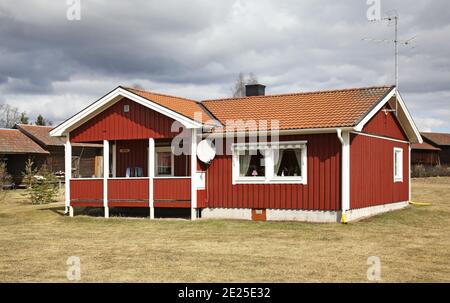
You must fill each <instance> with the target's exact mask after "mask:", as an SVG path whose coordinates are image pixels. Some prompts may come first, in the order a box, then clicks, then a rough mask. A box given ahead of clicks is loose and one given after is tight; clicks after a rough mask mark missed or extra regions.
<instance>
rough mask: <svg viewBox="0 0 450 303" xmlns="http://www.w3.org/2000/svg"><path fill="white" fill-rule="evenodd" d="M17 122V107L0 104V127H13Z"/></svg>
mask: <svg viewBox="0 0 450 303" xmlns="http://www.w3.org/2000/svg"><path fill="white" fill-rule="evenodd" d="M19 122H20V113H19V109H18V108H17V107H14V106H11V105H9V104H0V127H4V128H13V127H14V125H16V124H17V123H19Z"/></svg>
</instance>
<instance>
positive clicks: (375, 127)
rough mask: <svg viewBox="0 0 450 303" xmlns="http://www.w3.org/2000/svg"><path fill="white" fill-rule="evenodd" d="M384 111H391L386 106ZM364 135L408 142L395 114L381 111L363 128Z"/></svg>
mask: <svg viewBox="0 0 450 303" xmlns="http://www.w3.org/2000/svg"><path fill="white" fill-rule="evenodd" d="M383 109H388V110H389V109H391V108H390V107H389V106H385V107H384V108H383ZM363 132H364V133H368V134H374V135H379V136H384V137H389V138H394V139H399V140H404V141H408V137H407V136H406V134H405V133H404V131H403V129H402V127H401V125H400V123H399V122H398V120H397V118H396V117H395V113H393V112H387V113H384V112H383V111H382V110H380V111H379V112H378V113H377V114H376V115H375V116H373V118H372V119H370V121H369V122H367V124H366V125H365V126H364V128H363Z"/></svg>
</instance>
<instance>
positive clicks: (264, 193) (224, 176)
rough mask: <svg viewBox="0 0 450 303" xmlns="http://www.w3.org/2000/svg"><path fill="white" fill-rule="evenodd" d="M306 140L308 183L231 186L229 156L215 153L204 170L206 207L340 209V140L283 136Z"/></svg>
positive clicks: (311, 136) (289, 138)
mask: <svg viewBox="0 0 450 303" xmlns="http://www.w3.org/2000/svg"><path fill="white" fill-rule="evenodd" d="M280 140H281V141H293V140H307V141H308V143H307V155H308V172H307V173H308V184H307V185H300V184H270V185H267V184H238V185H232V158H231V156H230V155H222V156H217V157H216V158H215V159H214V160H213V161H212V163H211V165H210V167H209V169H208V170H207V173H206V174H207V176H206V177H207V190H208V201H207V204H208V207H211V208H214V207H218V208H221V207H222V208H260V209H264V208H278V209H308V210H338V209H340V184H341V183H340V180H341V177H340V174H341V172H340V166H341V165H340V161H341V156H340V154H341V143H340V141H339V139H338V138H337V135H336V134H321V135H305V136H283V137H280Z"/></svg>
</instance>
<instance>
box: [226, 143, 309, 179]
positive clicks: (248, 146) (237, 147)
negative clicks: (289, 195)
mask: <svg viewBox="0 0 450 303" xmlns="http://www.w3.org/2000/svg"><path fill="white" fill-rule="evenodd" d="M306 143H307V141H280V142H270V143H262V142H261V143H234V144H232V145H231V151H232V159H233V160H232V166H233V167H232V184H233V185H235V184H307V180H308V178H307V174H308V167H307V165H308V156H307V146H306ZM297 148H300V149H301V150H302V159H301V163H300V170H301V176H276V175H275V172H274V166H275V164H274V150H275V149H297ZM255 149H258V150H261V151H263V155H264V166H265V176H263V177H242V176H240V175H239V171H240V168H239V152H240V151H245V150H255Z"/></svg>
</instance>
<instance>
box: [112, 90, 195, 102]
mask: <svg viewBox="0 0 450 303" xmlns="http://www.w3.org/2000/svg"><path fill="white" fill-rule="evenodd" d="M121 87H122V88H124V89H126V90H135V91H138V92H142V93H147V94H153V95H158V96H162V97H170V98H177V99H181V100H185V101H190V102H195V103H200V102H199V101H197V100H194V99H188V98H184V97H179V96H173V95H168V94H163V93H156V92H153V91H149V90H145V89H140V88H134V87H128V86H121Z"/></svg>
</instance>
